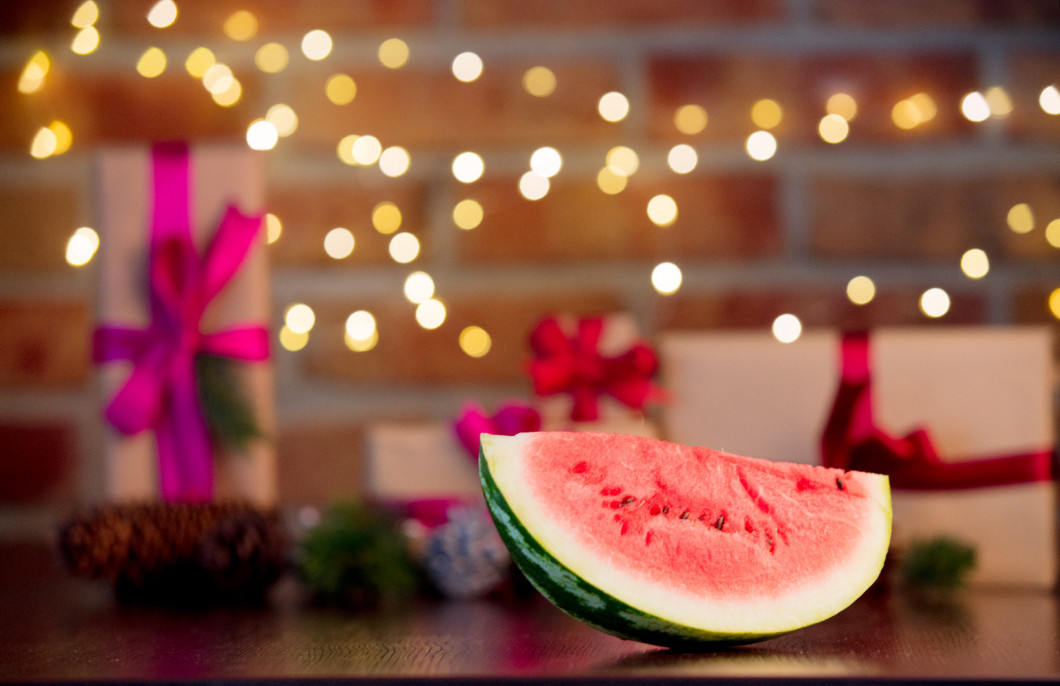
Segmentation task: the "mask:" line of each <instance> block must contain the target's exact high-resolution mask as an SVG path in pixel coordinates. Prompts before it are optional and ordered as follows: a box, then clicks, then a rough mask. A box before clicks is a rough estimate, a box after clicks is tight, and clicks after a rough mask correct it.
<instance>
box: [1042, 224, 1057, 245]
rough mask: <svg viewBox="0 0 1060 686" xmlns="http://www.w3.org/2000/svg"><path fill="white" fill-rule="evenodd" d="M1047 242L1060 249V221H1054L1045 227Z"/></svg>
mask: <svg viewBox="0 0 1060 686" xmlns="http://www.w3.org/2000/svg"><path fill="white" fill-rule="evenodd" d="M1045 242H1046V243H1048V244H1049V245H1051V246H1053V247H1054V248H1060V219H1054V220H1052V221H1051V222H1049V223H1048V224H1047V225H1046V226H1045Z"/></svg>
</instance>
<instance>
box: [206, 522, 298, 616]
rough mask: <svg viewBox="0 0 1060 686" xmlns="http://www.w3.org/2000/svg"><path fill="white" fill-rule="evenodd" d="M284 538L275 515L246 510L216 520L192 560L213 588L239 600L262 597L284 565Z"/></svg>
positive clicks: (286, 541)
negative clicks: (233, 595) (196, 562)
mask: <svg viewBox="0 0 1060 686" xmlns="http://www.w3.org/2000/svg"><path fill="white" fill-rule="evenodd" d="M287 558H288V537H287V533H286V531H285V530H284V527H283V524H282V522H281V521H280V518H279V516H278V515H277V514H276V513H273V512H270V513H264V512H259V511H257V510H252V509H247V510H244V511H232V512H230V513H228V514H227V515H226V516H224V517H222V518H220V519H219V520H218V521H217V522H216V523H215V524H214V526H212V527H211V528H210V529H208V530H207V531H205V532H203V535H202V536H201V537H200V540H199V543H198V546H197V550H196V559H197V561H198V564H199V566H200V567H201V568H202V570H203V571H204V572H205V573H206V574H207V575H208V576H209V578H210V579H211V581H212V583H213V585H214V587H215V588H217V589H218V590H219V591H224V592H226V593H232V594H236V595H238V596H240V597H243V598H250V597H257V596H261V595H263V594H264V592H265V591H266V590H267V589H268V587H269V586H271V585H272V583H273V582H274V581H276V580H277V579H278V578H279V577H280V575H281V574H283V571H284V569H285V567H286V565H287Z"/></svg>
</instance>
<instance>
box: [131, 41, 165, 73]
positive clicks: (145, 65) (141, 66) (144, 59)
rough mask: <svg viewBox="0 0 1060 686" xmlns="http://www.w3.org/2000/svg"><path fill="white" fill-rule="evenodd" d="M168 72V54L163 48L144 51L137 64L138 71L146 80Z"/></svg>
mask: <svg viewBox="0 0 1060 686" xmlns="http://www.w3.org/2000/svg"><path fill="white" fill-rule="evenodd" d="M165 70H166V53H164V52H162V49H161V48H155V47H151V48H148V49H147V50H144V53H143V54H142V55H140V59H139V60H137V62H136V71H137V73H138V74H140V76H142V77H144V78H145V79H153V78H155V77H156V76H160V75H161V74H162V72H164V71H165Z"/></svg>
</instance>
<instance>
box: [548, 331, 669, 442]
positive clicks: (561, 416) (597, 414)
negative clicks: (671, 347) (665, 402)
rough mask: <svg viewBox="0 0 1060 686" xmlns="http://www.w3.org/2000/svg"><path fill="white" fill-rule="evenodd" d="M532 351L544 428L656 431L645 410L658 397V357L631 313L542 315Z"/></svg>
mask: <svg viewBox="0 0 1060 686" xmlns="http://www.w3.org/2000/svg"><path fill="white" fill-rule="evenodd" d="M530 350H531V352H532V359H531V360H530V362H529V364H528V372H529V375H530V381H531V384H532V390H533V392H534V395H535V396H536V397H537V405H538V407H539V408H540V411H541V415H542V418H543V428H544V429H546V430H550V431H607V432H612V433H628V434H638V435H645V436H653V435H655V434H656V431H655V428H654V426H653V425H652V423H651V422H649V421H648V420H647V419H646V416H645V412H644V411H645V409H646V407H647V405H648V404H649V403H651V402H653V401H656V400H658V399H659V396H660V390H659V388H658V387H657V386H656V385H655V383H654V381H653V378H654V376H655V374H656V372H657V370H658V357H657V355H656V352H655V350H654V348H652V347H651V346H650V345H649V344H648V343H647V342H645V341H644V340H643V339H642V338H640V337H639V336H638V334H637V329H636V325H635V324H634V322H633V319H632V317H630V316H628V315H610V316H607V317H585V318H582V319H575V318H573V317H562V316H559V317H557V316H550V317H546V318H545V319H542V320H541V321H540V322H539V323H538V324H537V325H536V326H535V327H534V329H533V331H531V333H530Z"/></svg>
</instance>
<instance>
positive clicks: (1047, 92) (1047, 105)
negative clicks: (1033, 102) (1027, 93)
mask: <svg viewBox="0 0 1060 686" xmlns="http://www.w3.org/2000/svg"><path fill="white" fill-rule="evenodd" d="M1038 106H1039V107H1041V108H1042V111H1043V112H1045V113H1046V114H1060V89H1058V88H1057V87H1056V86H1046V87H1045V88H1043V89H1042V92H1041V94H1040V95H1039V96H1038Z"/></svg>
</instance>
